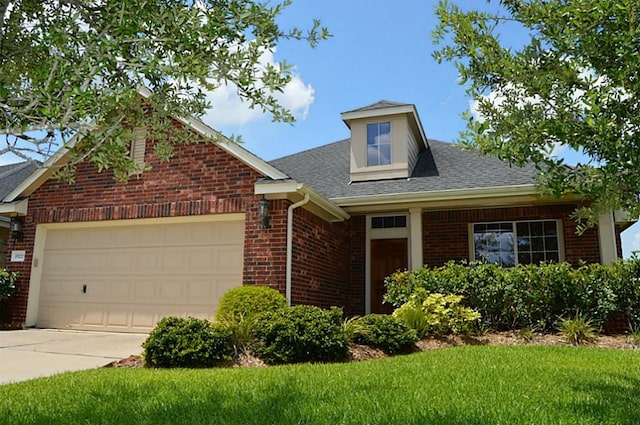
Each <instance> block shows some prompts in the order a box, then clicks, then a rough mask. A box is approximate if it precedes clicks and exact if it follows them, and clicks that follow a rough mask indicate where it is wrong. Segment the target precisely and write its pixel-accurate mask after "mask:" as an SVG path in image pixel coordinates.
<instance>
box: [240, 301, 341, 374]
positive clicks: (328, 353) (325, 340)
mask: <svg viewBox="0 0 640 425" xmlns="http://www.w3.org/2000/svg"><path fill="white" fill-rule="evenodd" d="M253 336H254V344H253V346H252V351H253V353H254V354H255V355H256V356H257V357H260V358H261V359H262V360H263V361H264V362H265V363H267V364H283V363H301V362H335V361H342V360H345V359H346V358H347V355H348V353H349V346H348V344H347V340H346V338H345V336H344V333H343V332H342V311H341V310H340V309H339V308H336V307H334V308H332V309H330V310H323V309H321V308H318V307H314V306H309V305H298V306H294V307H285V308H281V309H279V310H276V311H271V312H266V313H262V314H260V315H259V316H257V317H256V323H255V326H254V335H253Z"/></svg>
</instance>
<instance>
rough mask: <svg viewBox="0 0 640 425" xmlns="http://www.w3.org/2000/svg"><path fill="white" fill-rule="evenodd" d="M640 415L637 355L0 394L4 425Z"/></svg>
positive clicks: (227, 373) (418, 357)
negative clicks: (639, 409)
mask: <svg viewBox="0 0 640 425" xmlns="http://www.w3.org/2000/svg"><path fill="white" fill-rule="evenodd" d="M638 406H640V352H638V351H622V350H603V349H593V348H575V347H522V346H495V347H493V346H465V347H456V348H449V349H442V350H434V351H427V352H422V353H416V354H412V355H407V356H398V357H393V358H387V359H381V360H375V361H369V362H359V363H342V364H326V365H293V366H278V367H269V368H255V369H249V368H244V369H200V370H182V369H180V370H178V369H174V370H151V369H99V370H92V371H87V372H78V373H68V374H63V375H58V376H55V377H51V378H44V379H38V380H34V381H29V382H23V383H18V384H11V385H5V386H0V418H1V419H0V422H2V423H3V424H80V423H85V424H136V425H139V424H543V423H544V424H635V423H637V420H638Z"/></svg>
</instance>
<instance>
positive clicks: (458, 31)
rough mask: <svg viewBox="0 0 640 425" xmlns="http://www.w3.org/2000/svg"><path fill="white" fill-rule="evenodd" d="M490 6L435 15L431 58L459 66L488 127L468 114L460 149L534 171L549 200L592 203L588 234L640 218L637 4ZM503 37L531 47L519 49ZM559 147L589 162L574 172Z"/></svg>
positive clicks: (443, 9) (442, 7) (630, 0)
mask: <svg viewBox="0 0 640 425" xmlns="http://www.w3.org/2000/svg"><path fill="white" fill-rule="evenodd" d="M489 2H490V3H492V6H491V7H486V6H482V5H481V3H482V2H477V3H478V5H475V4H474V6H473V9H476V10H473V9H470V10H469V9H467V10H464V11H463V10H462V9H461V8H460V7H458V6H457V5H456V4H455V3H456V2H455V1H446V0H441V1H440V2H439V5H438V6H437V7H436V14H437V16H438V18H439V21H440V22H439V25H438V26H437V28H436V29H435V30H434V32H433V37H434V42H435V43H436V44H439V45H440V49H439V50H436V51H435V52H434V57H435V58H436V59H437V60H438V61H439V62H441V61H452V62H454V63H455V65H456V67H457V69H458V72H459V82H460V84H462V85H467V88H468V89H467V93H468V94H469V95H470V96H471V97H472V98H473V99H474V100H475V102H476V109H477V111H478V113H479V115H480V116H481V118H482V119H475V118H474V116H473V114H471V113H468V114H466V117H467V119H468V124H467V129H466V131H464V132H462V133H461V135H460V139H461V141H462V142H463V143H465V144H466V145H467V146H469V147H472V148H478V149H479V150H480V152H482V153H484V154H488V155H493V156H497V157H498V158H500V159H502V160H504V161H505V162H508V163H509V164H514V165H519V166H523V165H525V164H534V165H535V166H536V167H537V168H538V169H539V170H540V173H539V184H540V188H541V189H542V191H543V193H545V194H548V195H552V196H559V195H563V194H566V193H576V194H580V195H582V196H584V197H585V198H586V199H588V200H590V201H592V202H591V203H589V204H587V205H588V207H583V208H580V209H578V210H577V211H576V217H577V218H578V219H584V220H585V223H584V224H585V225H586V226H589V225H594V224H596V223H597V218H598V214H599V213H600V212H605V211H611V210H617V209H622V210H626V211H629V212H630V213H631V216H632V217H638V216H640V203H638V198H639V197H640V179H639V178H638V172H637V171H638V169H640V132H639V131H636V129H637V128H638V127H639V126H640V104H638V102H637V99H638V98H639V97H640V71H639V69H638V66H637V65H638V60H639V56H640V55H639V53H638V34H640V19H638V2H637V0H601V1H565V0H548V1H541V0H532V1H502V0H494V1H491V0H489ZM478 9H481V10H478ZM505 33H509V34H511V33H515V34H518V33H520V34H522V35H526V36H525V37H523V39H525V40H526V42H524V43H523V45H521V46H518V45H513V43H511V40H510V39H509V40H508V37H507V38H505V37H501V35H503V34H505ZM630 129H632V130H630ZM558 145H561V146H564V147H565V148H568V149H569V150H570V151H579V152H581V153H582V154H584V155H586V156H587V157H588V159H587V160H585V161H584V162H583V163H580V164H578V165H577V166H572V167H567V166H566V164H565V163H564V162H563V160H562V159H560V158H558V157H557V156H554V155H553V154H552V152H553V151H554V149H555V148H556V147H557V146H558ZM582 228H584V227H582Z"/></svg>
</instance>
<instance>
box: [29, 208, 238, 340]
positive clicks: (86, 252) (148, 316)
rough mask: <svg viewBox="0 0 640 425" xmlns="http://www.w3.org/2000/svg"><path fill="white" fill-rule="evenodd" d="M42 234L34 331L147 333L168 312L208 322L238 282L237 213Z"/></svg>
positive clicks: (76, 226)
mask: <svg viewBox="0 0 640 425" xmlns="http://www.w3.org/2000/svg"><path fill="white" fill-rule="evenodd" d="M128 222H130V223H133V224H128ZM124 224H128V225H124ZM39 235H40V236H39V237H40V238H42V239H43V240H44V243H43V248H41V249H42V250H41V258H42V259H41V262H40V263H41V264H40V267H42V270H41V276H40V291H39V292H40V294H39V303H38V311H37V325H38V326H39V327H49V328H66V329H82V330H104V331H116V332H148V331H149V330H151V329H152V328H153V326H154V325H155V323H156V322H157V321H158V320H159V319H160V318H162V317H164V316H168V315H174V316H182V317H186V316H194V317H202V318H210V317H212V316H213V315H214V314H215V309H216V307H217V305H218V300H219V299H220V297H221V296H222V294H224V292H226V291H227V290H229V289H230V288H233V287H236V286H240V285H241V284H242V266H243V242H244V217H243V216H242V215H241V214H234V215H228V216H226V215H224V216H212V217H209V218H208V219H207V218H202V217H200V218H199V219H197V221H191V222H179V221H176V220H171V219H166V220H157V219H156V220H135V221H126V222H124V221H123V222H120V223H118V224H117V225H114V224H113V222H112V223H94V224H91V223H79V224H69V225H66V226H57V227H56V226H50V227H49V228H46V227H45V228H44V229H42V230H40V231H39ZM41 244H42V241H41ZM36 258H37V257H36ZM34 266H35V267H37V264H35V263H34Z"/></svg>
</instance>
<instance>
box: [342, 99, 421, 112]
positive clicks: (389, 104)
mask: <svg viewBox="0 0 640 425" xmlns="http://www.w3.org/2000/svg"><path fill="white" fill-rule="evenodd" d="M396 106H413V105H412V104H410V103H400V102H393V101H391V100H379V101H377V102H376V103H372V104H371V105H367V106H363V107H361V108H358V109H352V110H351V111H346V112H343V113H345V114H346V113H349V112H361V111H373V110H375V109H385V108H394V107H396Z"/></svg>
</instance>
